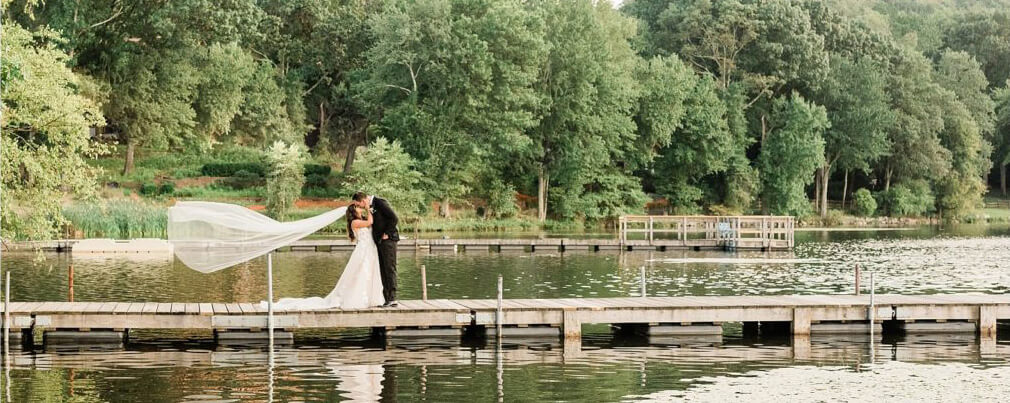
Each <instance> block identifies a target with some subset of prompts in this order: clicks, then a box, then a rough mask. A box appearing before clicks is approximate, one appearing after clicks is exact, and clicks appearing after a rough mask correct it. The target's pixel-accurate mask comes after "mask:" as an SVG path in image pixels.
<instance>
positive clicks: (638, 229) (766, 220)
mask: <svg viewBox="0 0 1010 403" xmlns="http://www.w3.org/2000/svg"><path fill="white" fill-rule="evenodd" d="M794 232H795V223H794V220H793V218H792V217H784V216H622V217H621V218H620V220H619V225H618V233H617V236H616V238H582V239H573V238H511V239H500V238H499V239H492V238H488V239H451V238H442V239H425V238H416V234H415V238H413V239H406V237H405V238H404V239H402V240H400V242H399V243H398V244H397V245H398V247H399V249H400V250H402V251H412V250H413V251H432V252H474V251H477V252H488V251H490V252H505V251H525V252H547V253H552V252H555V253H556V252H573V251H590V252H594V251H606V250H617V251H666V250H760V251H772V250H790V249H792V248H793V245H794V240H793V234H794ZM165 245H166V243H165V242H164V241H162V240H156V239H141V240H130V241H116V240H112V239H91V240H75V239H63V240H52V241H36V242H15V243H13V247H14V248H15V249H29V250H30V249H41V250H44V251H48V252H74V251H75V249H76V248H77V247H81V248H83V251H84V252H87V253H127V254H129V253H133V254H136V253H145V252H150V253H166V254H170V253H171V248H170V246H171V245H168V246H169V247H168V248H166V246H165ZM353 249H354V244H353V243H351V241H349V240H348V239H346V238H343V237H336V238H331V239H302V240H299V241H295V242H294V243H292V244H291V245H289V246H286V247H284V248H281V249H279V250H278V251H316V252H330V251H349V250H353Z"/></svg>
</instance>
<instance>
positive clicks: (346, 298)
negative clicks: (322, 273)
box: [262, 205, 385, 311]
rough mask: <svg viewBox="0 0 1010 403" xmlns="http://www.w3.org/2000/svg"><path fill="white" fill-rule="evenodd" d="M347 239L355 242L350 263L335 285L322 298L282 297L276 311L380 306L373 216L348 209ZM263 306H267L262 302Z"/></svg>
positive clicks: (381, 298)
mask: <svg viewBox="0 0 1010 403" xmlns="http://www.w3.org/2000/svg"><path fill="white" fill-rule="evenodd" d="M346 217H347V236H348V237H350V238H351V241H354V242H356V244H355V246H354V252H351V260H350V261H348V262H347V266H344V273H343V274H341V275H340V280H337V286H336V287H334V288H333V291H330V294H329V295H327V296H326V297H325V298H320V297H309V298H282V299H281V300H280V301H277V302H276V303H274V309H276V310H287V311H291V310H313V309H329V308H340V309H362V308H368V307H373V306H380V305H382V304H383V303H384V302H385V299H384V298H383V297H382V279H381V277H380V276H379V254H378V249H377V248H376V246H375V241H374V240H373V239H372V215H371V214H368V213H367V212H366V211H365V209H362V208H361V207H357V206H355V205H351V206H348V208H347V214H346ZM262 305H266V302H263V303H262Z"/></svg>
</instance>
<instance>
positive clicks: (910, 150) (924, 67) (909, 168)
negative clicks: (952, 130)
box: [881, 49, 951, 190]
mask: <svg viewBox="0 0 1010 403" xmlns="http://www.w3.org/2000/svg"><path fill="white" fill-rule="evenodd" d="M898 56H899V58H900V59H899V61H898V62H897V63H896V65H895V66H894V71H893V72H892V74H891V75H890V77H889V79H888V86H887V88H888V92H889V95H890V98H891V109H892V111H893V112H894V116H895V124H894V126H892V127H891V130H890V131H889V132H888V143H889V144H890V147H889V149H888V153H887V157H886V158H885V159H884V161H883V165H882V167H881V170H882V171H883V175H884V190H888V189H890V186H891V182H892V181H893V180H894V179H895V178H896V177H897V178H900V179H903V180H912V179H933V178H939V177H942V176H943V175H946V174H947V172H948V171H949V170H950V158H951V156H950V151H948V150H947V149H945V148H944V147H943V145H942V144H941V143H940V137H939V133H940V131H941V130H943V125H944V122H943V116H944V114H945V113H946V111H945V110H944V105H945V103H944V100H943V89H942V88H941V87H940V86H939V85H937V84H936V83H934V82H933V81H932V80H931V79H930V78H931V77H932V76H933V68H932V66H931V65H930V63H929V61H928V60H927V59H926V58H925V57H924V56H922V55H921V54H920V53H918V52H916V51H914V50H910V49H903V50H902V51H901V53H900V54H899V55H898Z"/></svg>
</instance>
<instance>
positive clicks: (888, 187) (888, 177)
mask: <svg viewBox="0 0 1010 403" xmlns="http://www.w3.org/2000/svg"><path fill="white" fill-rule="evenodd" d="M891 172H893V170H892V169H891V168H887V169H885V170H884V191H885V192H886V191H888V190H891Z"/></svg>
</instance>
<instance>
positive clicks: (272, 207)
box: [266, 141, 305, 219]
mask: <svg viewBox="0 0 1010 403" xmlns="http://www.w3.org/2000/svg"><path fill="white" fill-rule="evenodd" d="M304 160H305V157H304V154H303V152H302V149H301V147H299V145H298V144H291V145H290V146H288V145H285V144H284V142H283V141H277V142H274V144H273V146H271V147H270V149H269V150H267V161H268V162H269V164H270V173H269V174H268V175H267V203H266V204H267V211H268V212H269V213H270V214H271V215H273V216H274V218H277V219H283V218H285V217H286V216H287V214H288V211H289V210H291V207H293V206H294V204H295V200H296V199H298V196H299V195H301V193H302V185H303V184H304V183H305V166H304V165H303V161H304Z"/></svg>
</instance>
